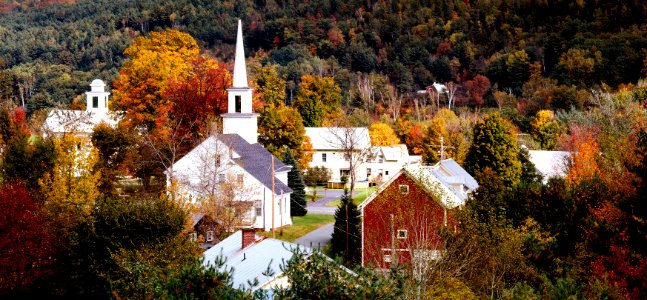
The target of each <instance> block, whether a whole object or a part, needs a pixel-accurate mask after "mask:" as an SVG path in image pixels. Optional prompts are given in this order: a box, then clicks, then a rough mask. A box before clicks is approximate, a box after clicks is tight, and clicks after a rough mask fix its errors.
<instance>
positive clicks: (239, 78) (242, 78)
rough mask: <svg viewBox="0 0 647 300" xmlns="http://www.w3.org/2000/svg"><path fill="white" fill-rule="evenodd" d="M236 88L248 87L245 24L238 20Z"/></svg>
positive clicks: (235, 66) (235, 61) (235, 68)
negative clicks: (244, 37)
mask: <svg viewBox="0 0 647 300" xmlns="http://www.w3.org/2000/svg"><path fill="white" fill-rule="evenodd" d="M234 87H237V88H241V87H248V85H247V70H246V67H245V49H244V47H243V24H242V22H241V21H240V19H239V20H238V34H237V35H236V58H235V60H234Z"/></svg>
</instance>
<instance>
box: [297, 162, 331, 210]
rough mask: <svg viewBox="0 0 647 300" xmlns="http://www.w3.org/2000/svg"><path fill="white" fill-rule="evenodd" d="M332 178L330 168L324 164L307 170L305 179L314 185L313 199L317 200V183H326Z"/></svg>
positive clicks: (307, 182) (307, 183)
mask: <svg viewBox="0 0 647 300" xmlns="http://www.w3.org/2000/svg"><path fill="white" fill-rule="evenodd" d="M329 179H330V170H329V169H326V168H325V167H323V166H320V167H312V168H308V169H306V170H305V173H304V175H303V181H304V182H305V184H306V185H308V186H311V187H312V201H317V185H319V184H322V183H324V184H325V183H326V182H328V180H329Z"/></svg>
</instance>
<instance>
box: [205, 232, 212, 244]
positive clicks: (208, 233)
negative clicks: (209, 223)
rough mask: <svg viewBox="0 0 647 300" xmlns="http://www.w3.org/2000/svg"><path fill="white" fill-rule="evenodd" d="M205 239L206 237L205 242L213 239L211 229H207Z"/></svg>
mask: <svg viewBox="0 0 647 300" xmlns="http://www.w3.org/2000/svg"><path fill="white" fill-rule="evenodd" d="M206 239H207V242H211V241H213V231H211V230H209V231H207V237H206Z"/></svg>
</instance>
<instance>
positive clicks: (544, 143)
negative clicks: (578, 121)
mask: <svg viewBox="0 0 647 300" xmlns="http://www.w3.org/2000/svg"><path fill="white" fill-rule="evenodd" d="M561 131H562V128H561V126H560V124H559V122H558V121H557V120H555V114H554V113H553V112H552V111H550V110H540V111H538V112H537V115H535V119H534V120H533V121H532V123H531V125H530V133H531V134H532V137H533V138H534V139H535V140H536V141H537V142H539V145H540V147H541V149H546V150H553V149H555V146H556V145H557V139H558V137H559V134H560V133H561Z"/></svg>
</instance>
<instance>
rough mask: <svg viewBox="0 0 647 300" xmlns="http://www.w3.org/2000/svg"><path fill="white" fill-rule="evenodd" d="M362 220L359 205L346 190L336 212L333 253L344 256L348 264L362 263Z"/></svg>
mask: <svg viewBox="0 0 647 300" xmlns="http://www.w3.org/2000/svg"><path fill="white" fill-rule="evenodd" d="M359 226H360V219H359V211H358V210H357V205H355V204H354V203H353V198H352V197H351V196H350V194H349V193H348V190H344V195H343V196H342V198H341V204H340V205H339V207H338V208H337V210H336V211H335V228H334V230H333V233H332V252H333V253H334V254H335V255H338V256H343V257H344V261H345V262H346V263H347V264H356V263H359V262H360V261H359V260H360V250H361V249H360V245H361V242H362V241H361V238H360V227H359Z"/></svg>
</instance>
